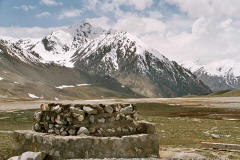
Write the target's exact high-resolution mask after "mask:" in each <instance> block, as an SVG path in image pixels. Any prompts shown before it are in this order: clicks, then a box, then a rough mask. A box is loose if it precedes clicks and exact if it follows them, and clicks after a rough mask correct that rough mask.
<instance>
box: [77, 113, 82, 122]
mask: <svg viewBox="0 0 240 160" xmlns="http://www.w3.org/2000/svg"><path fill="white" fill-rule="evenodd" d="M76 118H77V120H78V121H79V122H82V121H83V120H84V115H81V114H79V115H77V117H76Z"/></svg>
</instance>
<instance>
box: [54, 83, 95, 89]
mask: <svg viewBox="0 0 240 160" xmlns="http://www.w3.org/2000/svg"><path fill="white" fill-rule="evenodd" d="M89 85H91V84H76V85H62V86H58V87H56V88H57V89H63V88H73V87H80V86H89Z"/></svg>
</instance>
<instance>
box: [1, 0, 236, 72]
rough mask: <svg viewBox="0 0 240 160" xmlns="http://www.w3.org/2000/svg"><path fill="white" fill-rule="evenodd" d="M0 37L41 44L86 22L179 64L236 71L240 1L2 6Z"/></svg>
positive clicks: (10, 1) (24, 1)
mask: <svg viewBox="0 0 240 160" xmlns="http://www.w3.org/2000/svg"><path fill="white" fill-rule="evenodd" d="M0 19H1V20H0V35H4V36H12V37H32V38H39V37H42V36H43V35H46V34H48V33H50V32H51V31H52V30H54V29H56V28H59V27H62V26H69V25H71V24H74V23H77V22H81V21H88V22H90V23H91V24H93V25H98V26H101V27H103V28H114V29H118V30H124V31H128V32H130V33H132V34H135V35H137V36H138V37H139V38H140V39H141V40H142V41H144V42H145V43H147V44H148V45H150V46H151V47H153V48H155V49H157V50H159V51H160V52H161V53H162V54H164V55H165V56H167V57H168V58H169V59H171V60H176V61H178V62H180V63H188V64H189V63H190V62H193V61H197V62H198V63H201V64H211V65H212V66H219V65H222V64H226V65H230V66H233V67H235V68H240V65H239V64H240V63H239V62H240V45H239V42H240V0H0Z"/></svg>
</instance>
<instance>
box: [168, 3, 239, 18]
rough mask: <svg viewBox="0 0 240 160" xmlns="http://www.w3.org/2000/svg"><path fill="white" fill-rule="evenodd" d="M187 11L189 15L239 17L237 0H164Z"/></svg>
mask: <svg viewBox="0 0 240 160" xmlns="http://www.w3.org/2000/svg"><path fill="white" fill-rule="evenodd" d="M165 1H167V2H169V3H171V4H175V5H177V6H179V8H180V9H181V10H182V11H184V12H187V13H188V15H189V16H191V17H194V18H200V17H202V16H208V17H229V16H231V17H238V18H239V17H240V15H239V12H240V1H239V0H227V1H224V0H165Z"/></svg>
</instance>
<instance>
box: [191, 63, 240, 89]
mask: <svg viewBox="0 0 240 160" xmlns="http://www.w3.org/2000/svg"><path fill="white" fill-rule="evenodd" d="M186 67H187V68H189V69H190V70H191V71H192V72H193V73H194V75H196V76H197V78H198V79H199V80H201V81H203V82H204V84H206V85H208V86H209V87H210V89H211V90H212V91H221V90H232V89H239V88H240V73H239V66H238V64H233V63H231V62H230V63H222V62H218V63H217V65H216V64H215V63H213V64H209V65H201V64H199V63H198V62H194V63H193V64H191V65H188V66H186Z"/></svg>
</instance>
